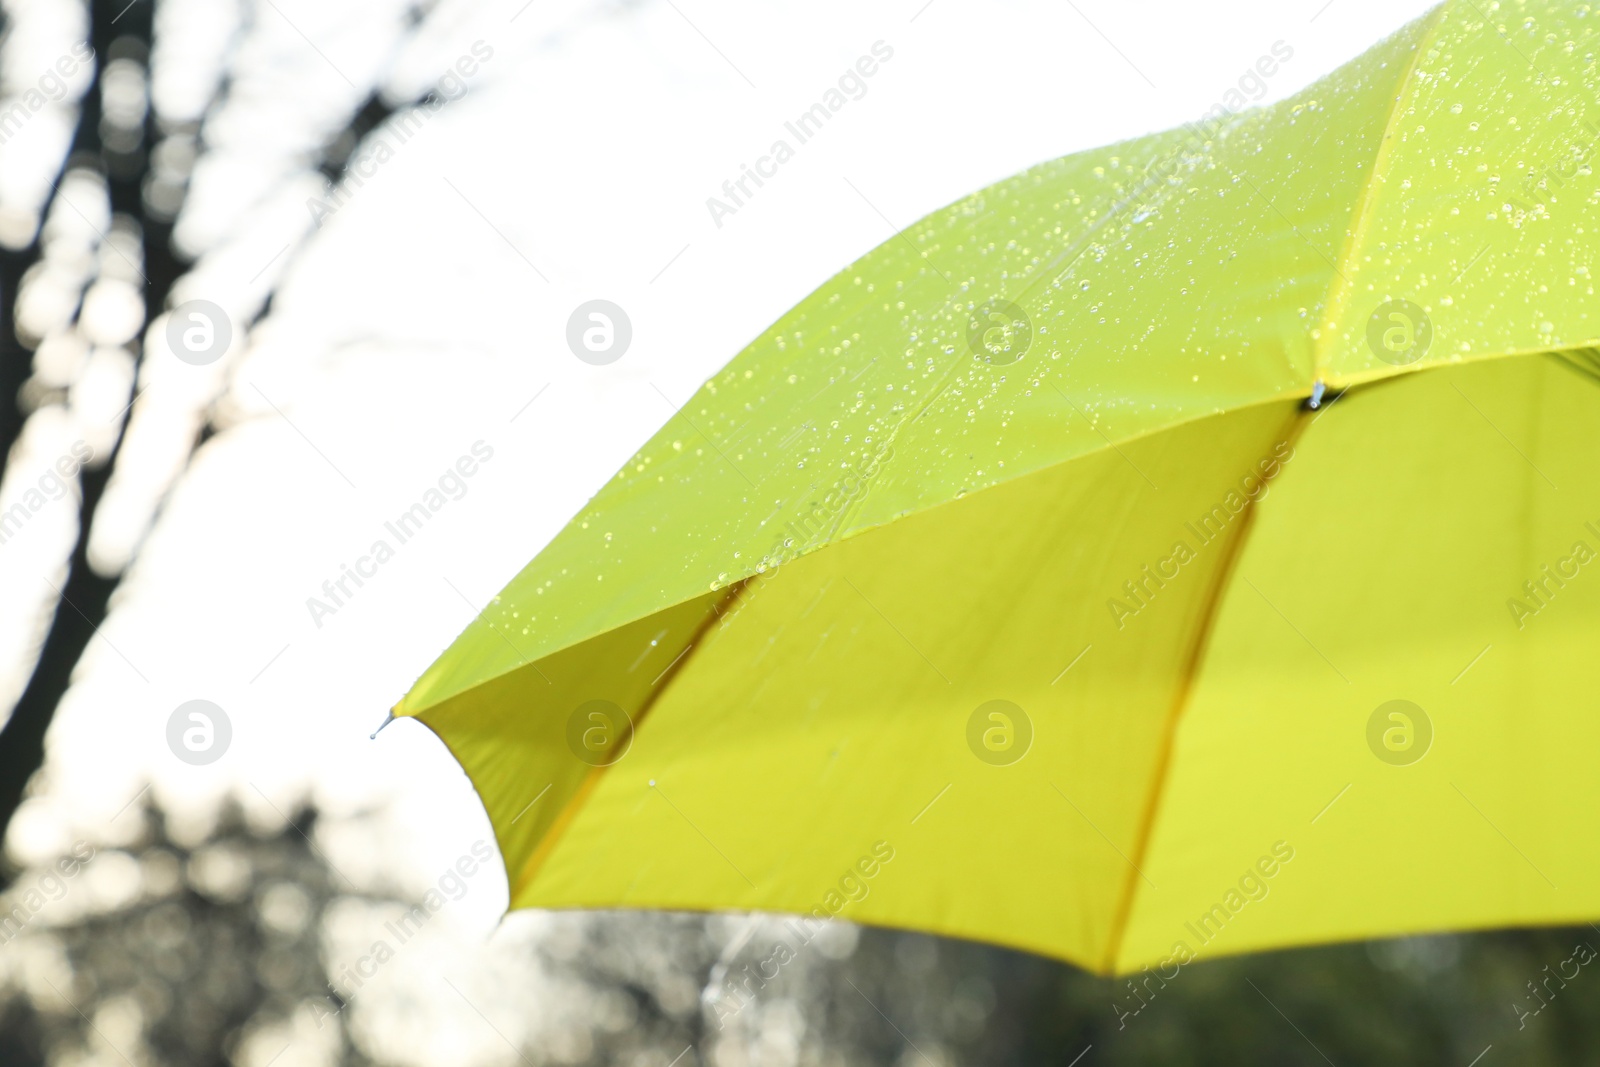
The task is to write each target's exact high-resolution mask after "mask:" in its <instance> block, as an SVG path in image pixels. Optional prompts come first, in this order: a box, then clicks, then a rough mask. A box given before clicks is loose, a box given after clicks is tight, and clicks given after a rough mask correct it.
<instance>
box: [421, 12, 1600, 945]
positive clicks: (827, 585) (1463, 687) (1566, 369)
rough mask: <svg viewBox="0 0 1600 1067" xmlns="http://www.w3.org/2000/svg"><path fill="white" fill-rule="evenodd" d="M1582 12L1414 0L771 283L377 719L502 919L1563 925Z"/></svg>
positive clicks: (1585, 466) (1587, 253) (1586, 513)
mask: <svg viewBox="0 0 1600 1067" xmlns="http://www.w3.org/2000/svg"><path fill="white" fill-rule="evenodd" d="M1596 38H1597V34H1596V20H1595V19H1592V18H1589V19H1585V18H1581V17H1579V14H1578V11H1577V9H1574V8H1572V7H1571V6H1570V5H1559V4H1553V3H1533V2H1530V3H1525V4H1514V5H1501V6H1500V7H1499V8H1496V9H1495V14H1493V15H1492V16H1491V19H1490V21H1485V19H1484V16H1483V15H1482V14H1480V12H1479V7H1478V6H1477V5H1474V4H1472V3H1449V4H1445V5H1443V6H1441V7H1440V8H1438V9H1436V10H1434V11H1433V12H1432V13H1430V14H1429V15H1428V16H1426V17H1425V18H1423V19H1421V20H1419V21H1418V22H1416V23H1414V24H1412V25H1411V26H1409V27H1407V28H1406V29H1404V30H1403V31H1401V32H1400V33H1398V34H1397V35H1395V36H1394V37H1392V38H1390V39H1389V40H1387V41H1385V42H1384V43H1382V44H1380V45H1379V46H1377V47H1376V48H1374V49H1373V50H1372V51H1370V52H1369V53H1367V54H1366V55H1364V56H1362V57H1361V58H1360V59H1358V60H1356V61H1354V62H1353V63H1351V64H1349V65H1348V66H1346V67H1344V68H1343V69H1341V70H1339V71H1337V72H1335V73H1334V74H1332V75H1331V76H1329V77H1328V78H1326V79H1325V80H1323V81H1321V82H1319V83H1318V84H1316V85H1314V86H1312V87H1311V88H1309V89H1307V90H1306V91H1304V92H1302V93H1300V94H1299V95H1298V96H1296V97H1294V98H1292V99H1290V100H1288V101H1285V102H1283V103H1281V104H1278V105H1276V106H1273V107H1270V108H1267V109H1264V110H1257V111H1249V112H1244V113H1240V114H1233V115H1229V114H1222V113H1218V114H1214V115H1212V116H1208V117H1207V119H1206V120H1204V121H1202V122H1200V123H1198V124H1196V125H1195V126H1192V127H1189V128H1185V129H1181V130H1176V131H1172V132H1170V133H1166V134H1160V135H1156V136H1151V137H1146V138H1142V139H1139V140H1136V141H1131V142H1127V143H1124V144H1120V145H1115V146H1112V147H1109V148H1105V149H1100V150H1096V151H1092V152H1088V153H1084V154H1081V155H1075V156H1070V157H1067V158H1065V159H1060V160H1057V161H1055V162H1051V163H1047V164H1043V165H1041V166H1039V167H1036V168H1034V169H1031V170H1029V171H1026V172H1024V173H1022V174H1019V175H1017V176H1015V177H1013V178H1010V179H1008V180H1006V181H1003V182H1000V183H999V184H997V185H994V186H992V187H990V188H987V189H984V190H982V191H981V192H978V193H976V194H974V195H972V196H970V197H968V198H966V199H964V200H961V201H959V202H957V203H955V204H953V205H951V206H950V207H948V208H946V209H944V210H941V211H938V212H936V213H934V214H933V215H931V216H929V217H928V218H926V219H924V220H922V221H921V222H919V223H917V224H915V225H913V226H911V227H909V228H907V229H906V230H905V231H904V233H903V234H900V235H896V236H895V237H893V238H892V239H890V240H889V241H887V242H886V243H885V244H884V245H883V246H882V247H880V248H878V249H876V250H874V251H873V252H871V253H869V254H868V255H866V256H865V257H863V258H862V259H861V260H860V261H859V262H857V263H855V264H854V265H852V266H851V267H849V268H848V269H846V270H845V271H844V272H842V273H841V274H839V275H838V276H837V277H835V278H834V279H832V280H831V281H829V282H828V283H827V284H825V285H824V286H823V287H822V288H821V289H819V290H818V291H817V292H816V293H813V294H812V295H811V296H809V297H808V298H806V299H805V300H804V301H803V302H801V304H800V305H799V306H797V307H796V308H795V309H794V310H793V311H791V312H790V313H788V314H787V315H785V316H784V317H783V318H782V319H781V320H780V321H778V322H777V323H776V324H774V325H773V326H772V327H771V328H770V329H769V330H767V331H766V332H765V333H763V334H762V335H761V336H760V337H759V338H758V339H757V340H756V341H755V342H753V343H752V344H751V345H750V346H749V348H747V349H746V350H745V351H744V352H743V353H741V354H740V355H739V356H738V357H737V358H736V359H735V360H734V361H733V362H732V363H730V364H729V365H728V366H727V367H726V368H725V369H724V370H723V371H722V372H720V373H719V374H717V375H716V376H715V377H714V378H713V379H711V380H710V381H708V382H707V383H706V384H705V385H704V386H703V387H702V388H701V390H700V391H699V392H698V393H697V394H696V395H695V396H694V397H693V399H692V400H690V401H689V403H688V404H686V405H685V407H684V408H683V410H682V411H681V412H680V413H679V414H678V415H677V416H675V417H674V418H673V419H672V420H671V421H670V422H668V423H667V424H666V425H665V426H664V427H663V428H662V430H661V431H660V432H659V433H658V434H656V435H655V437H654V438H652V439H651V440H650V441H649V443H648V444H646V445H645V446H644V447H643V448H642V449H641V450H640V451H639V453H638V454H637V455H636V456H635V457H634V458H633V459H632V460H630V462H629V463H628V464H627V465H626V466H625V467H624V468H623V469H622V470H621V471H619V472H618V474H617V475H616V477H615V478H614V479H612V480H611V481H610V482H609V483H607V484H606V485H605V486H604V487H603V488H602V489H601V491H600V492H599V493H598V494H597V495H596V496H595V497H594V499H593V500H591V501H590V502H589V504H588V505H587V506H586V507H585V508H584V509H583V511H582V512H581V513H580V514H579V515H578V516H577V517H576V518H575V519H574V520H573V521H572V522H571V524H570V525H569V526H567V527H566V529H564V530H563V531H562V532H561V533H560V534H559V535H558V536H557V537H556V538H555V539H554V540H553V541H552V542H551V543H550V544H549V545H548V546H547V547H546V548H545V549H544V550H543V551H542V552H541V553H540V554H539V555H538V556H537V558H535V559H534V560H533V561H532V562H531V563H530V564H529V565H528V566H527V567H526V568H525V569H524V570H523V571H522V572H521V573H520V574H519V575H518V576H517V577H516V578H514V579H513V580H512V581H511V582H510V584H509V585H507V586H506V588H505V589H504V591H503V592H502V593H501V594H500V595H499V596H498V597H497V598H496V599H495V601H494V602H493V603H492V604H491V605H490V606H489V607H488V608H487V609H486V610H485V612H484V613H483V614H482V616H480V617H479V618H478V619H477V620H475V621H474V622H473V624H472V625H471V626H470V627H469V628H468V629H467V630H466V632H465V633H463V634H462V635H461V637H460V638H459V639H458V640H457V641H456V642H455V643H454V644H453V645H452V646H451V647H450V649H449V650H448V651H447V652H446V653H445V654H444V655H443V656H442V657H441V658H440V659H439V660H438V662H436V663H435V664H434V665H433V666H432V667H430V668H429V669H428V670H427V672H426V673H425V674H423V675H422V677H421V678H420V679H419V681H418V682H417V683H416V685H415V687H414V688H413V689H412V691H411V692H410V693H408V694H407V695H406V696H405V698H404V699H403V700H402V701H401V702H400V704H399V705H398V706H397V707H396V709H395V713H396V714H397V715H399V716H415V717H418V718H420V719H421V720H422V721H423V722H424V723H426V724H427V725H428V726H429V727H431V728H432V729H433V730H434V731H435V732H437V734H438V735H439V736H440V737H441V738H442V739H443V740H444V742H445V743H446V744H447V745H448V747H449V748H450V750H451V751H452V752H453V753H454V755H455V756H456V758H457V759H458V760H459V761H460V762H461V764H462V766H463V767H464V768H465V769H466V771H467V773H468V774H469V775H470V776H471V778H472V781H473V783H474V784H475V786H476V787H477V789H478V792H479V794H480V796H481V797H482V799H483V802H484V804H485V806H486V807H487V809H488V812H489V814H490V816H491V818H492V820H493V822H494V826H495V830H496V834H497V836H498V839H499V843H500V847H501V850H502V852H503V853H504V856H505V858H506V861H507V864H508V874H509V878H510V881H511V891H512V905H513V907H595V906H621V907H647V908H672V909H759V910H771V911H780V912H795V913H801V914H805V915H814V916H826V915H838V916H842V917H844V918H848V919H852V920H856V921H861V922H867V923H875V924H882V925H887V926H895V927H905V928H913V929H919V930H927V931H932V932H935V933H939V934H946V935H953V936H959V937H966V938H977V939H982V940H987V941H992V942H997V943H1002V944H1007V945H1013V946H1018V947H1021V948H1024V949H1029V950H1032V951H1036V952H1041V953H1045V954H1049V955H1052V956H1057V957H1060V958H1063V959H1067V960H1071V961H1074V962H1076V963H1078V964H1080V965H1082V966H1085V967H1088V968H1092V969H1095V970H1101V971H1117V970H1130V969H1137V968H1138V967H1140V966H1142V965H1146V964H1149V965H1155V966H1166V967H1170V966H1173V965H1176V964H1177V963H1179V962H1182V961H1183V960H1185V959H1187V958H1193V957H1197V956H1198V957H1204V956H1209V955H1216V954H1223V953H1235V952H1243V951H1249V950H1258V949H1264V948H1269V947H1274V946H1282V945H1292V944H1303V943H1310V942H1321V941H1332V940H1341V939H1350V938H1364V937H1372V936H1381V935H1390V934H1399V933H1406V932H1413V931H1427V930H1441V929H1459V928H1474V927H1491V926H1508V925H1520V924H1548V923H1564V922H1573V921H1578V920H1587V919H1591V918H1594V917H1595V916H1597V915H1600V853H1597V852H1596V850H1595V849H1594V848H1592V847H1591V846H1592V844H1593V842H1594V840H1595V839H1596V833H1597V831H1600V782H1597V779H1596V777H1595V775H1594V774H1593V771H1592V765H1593V759H1594V755H1595V753H1596V752H1600V714H1597V712H1600V706H1597V705H1600V700H1597V698H1596V695H1595V694H1596V685H1595V683H1596V681H1597V679H1600V667H1597V665H1596V658H1595V656H1594V654H1593V650H1594V648H1595V641H1596V638H1597V636H1600V563H1597V562H1596V555H1597V552H1600V464H1596V463H1595V462H1594V459H1595V457H1596V456H1597V455H1600V359H1597V356H1596V353H1595V351H1594V347H1593V346H1594V345H1595V344H1596V339H1597V338H1600V317H1597V313H1600V303H1597V302H1596V300H1595V296H1594V274H1593V270H1594V267H1595V264H1594V259H1595V256H1594V252H1595V249H1596V240H1595V234H1596V233H1597V232H1600V180H1597V178H1596V177H1595V176H1594V175H1593V174H1592V173H1591V162H1590V161H1591V159H1592V156H1593V154H1594V150H1595V147H1596V142H1597V139H1600V137H1597V134H1600V125H1597V124H1600V106H1597V105H1596V104H1595V103H1594V101H1595V99H1596V93H1595V90H1596V87H1597V74H1596V71H1595V67H1594V64H1593V60H1592V57H1593V55H1594V54H1595V51H1596V46H1597V44H1600V41H1597V39H1596ZM931 155H936V153H934V152H931ZM797 929H801V930H804V929H806V928H805V927H804V926H801V927H798V928H797Z"/></svg>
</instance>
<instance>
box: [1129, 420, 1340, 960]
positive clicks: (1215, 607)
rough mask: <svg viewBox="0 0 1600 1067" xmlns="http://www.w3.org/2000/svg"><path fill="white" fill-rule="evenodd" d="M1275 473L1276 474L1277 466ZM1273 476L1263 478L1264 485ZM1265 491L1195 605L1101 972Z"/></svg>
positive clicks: (1134, 891) (1288, 430)
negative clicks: (1195, 621)
mask: <svg viewBox="0 0 1600 1067" xmlns="http://www.w3.org/2000/svg"><path fill="white" fill-rule="evenodd" d="M1316 417H1317V413H1315V412H1312V411H1309V410H1306V409H1303V408H1302V409H1300V410H1297V411H1296V412H1295V413H1294V414H1293V415H1292V416H1291V417H1290V419H1289V421H1288V422H1287V423H1285V424H1284V426H1283V427H1282V428H1281V429H1280V430H1279V431H1278V433H1277V435H1276V436H1277V437H1278V438H1279V439H1280V440H1284V441H1287V442H1288V443H1289V444H1290V445H1291V446H1292V445H1293V444H1294V443H1295V442H1297V441H1298V440H1299V439H1300V435H1301V434H1302V433H1304V432H1305V428H1306V427H1307V426H1309V425H1310V424H1311V422H1312V421H1314V420H1315V418H1316ZM1279 473H1282V471H1281V470H1280V471H1279ZM1274 480H1275V479H1274V478H1267V479H1264V481H1265V482H1266V484H1268V485H1270V484H1271V483H1272V481H1274ZM1264 496H1265V494H1264V493H1263V494H1262V496H1261V497H1255V498H1252V499H1251V500H1250V501H1249V504H1248V505H1247V508H1246V511H1245V513H1244V515H1243V521H1242V522H1241V524H1240V526H1239V528H1238V532H1237V533H1236V534H1234V536H1233V539H1232V540H1231V541H1230V542H1229V544H1228V549H1227V555H1226V556H1225V557H1224V558H1223V559H1222V561H1221V562H1220V563H1219V564H1218V567H1217V574H1216V577H1215V579H1213V581H1212V584H1211V587H1210V589H1208V590H1207V592H1206V599H1205V601H1204V602H1203V604H1202V607H1201V615H1200V623H1199V626H1198V627H1197V628H1196V632H1195V638H1194V642H1193V643H1192V644H1191V645H1190V648H1189V653H1188V655H1187V656H1186V657H1185V662H1184V667H1183V673H1182V675H1181V677H1180V681H1179V683H1178V689H1177V693H1176V694H1175V696H1174V697H1173V701H1172V706H1171V708H1170V710H1169V711H1168V713H1167V721H1166V724H1165V727H1164V728H1163V730H1162V735H1161V747H1160V750H1159V752H1158V754H1157V756H1156V765H1155V767H1154V769H1153V772H1152V774H1151V777H1150V788H1149V792H1148V795H1147V797H1146V800H1145V806H1144V812H1143V815H1142V817H1141V818H1140V825H1139V835H1138V838H1137V840H1136V842H1135V844H1134V852H1133V858H1132V859H1131V860H1130V861H1129V870H1128V873H1127V875H1125V876H1124V883H1123V890H1122V893H1121V894H1120V895H1119V901H1118V907H1117V911H1116V914H1115V916H1114V918H1113V921H1112V927H1111V935H1110V937H1109V938H1108V939H1107V941H1106V954H1105V959H1104V961H1103V963H1102V965H1101V970H1102V971H1103V972H1104V973H1106V974H1115V973H1117V959H1118V957H1119V956H1120V955H1121V953H1122V943H1123V939H1124V936H1125V934H1126V933H1127V928H1128V924H1129V922H1130V921H1131V920H1132V916H1133V908H1134V904H1135V903H1136V901H1137V898H1138V895H1139V878H1138V877H1137V875H1138V873H1139V871H1140V870H1141V869H1142V868H1143V867H1144V866H1145V862H1146V856H1147V853H1148V851H1149V847H1150V839H1151V837H1152V836H1153V834H1154V830H1155V822H1156V814H1157V812H1158V811H1159V809H1160V806H1161V800H1162V797H1163V795H1164V794H1165V792H1166V784H1167V778H1168V775H1169V771H1170V769H1171V763H1172V750H1173V748H1174V746H1175V743H1176V739H1177V733H1178V723H1179V722H1180V721H1181V720H1182V718H1183V714H1184V712H1185V711H1187V710H1188V706H1189V699H1190V697H1191V696H1192V695H1193V693H1194V688H1195V681H1196V679H1197V678H1198V677H1199V674H1200V668H1201V666H1202V665H1203V663H1204V661H1205V654H1206V651H1207V649H1208V647H1209V645H1210V641H1211V636H1212V634H1213V633H1214V632H1215V629H1216V621H1217V616H1218V614H1219V613H1220V609H1221V605H1222V598H1223V596H1224V594H1226V593H1227V591H1228V589H1229V587H1230V585H1231V583H1232V578H1233V573H1234V570H1235V568H1236V566H1237V564H1238V562H1239V560H1240V558H1242V557H1243V555H1244V548H1245V544H1246V543H1247V542H1248V541H1249V539H1250V534H1251V533H1252V532H1253V531H1254V529H1255V518H1256V515H1257V514H1258V513H1259V511H1260V509H1261V505H1260V500H1261V499H1262V498H1263V497H1264Z"/></svg>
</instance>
